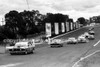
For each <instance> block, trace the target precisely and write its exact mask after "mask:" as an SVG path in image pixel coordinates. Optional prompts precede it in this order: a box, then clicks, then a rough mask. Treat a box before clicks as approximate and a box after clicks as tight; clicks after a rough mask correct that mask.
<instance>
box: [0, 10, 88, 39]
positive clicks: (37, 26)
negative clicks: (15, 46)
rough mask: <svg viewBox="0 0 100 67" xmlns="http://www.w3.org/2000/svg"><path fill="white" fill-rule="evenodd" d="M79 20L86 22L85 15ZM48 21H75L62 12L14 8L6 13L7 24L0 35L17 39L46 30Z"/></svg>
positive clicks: (82, 22)
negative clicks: (54, 12) (41, 11)
mask: <svg viewBox="0 0 100 67" xmlns="http://www.w3.org/2000/svg"><path fill="white" fill-rule="evenodd" d="M77 21H79V22H80V24H86V22H85V18H83V17H80V18H78V20H77ZM47 22H48V23H51V24H52V25H54V22H58V23H61V22H73V19H70V18H69V16H68V15H63V14H61V13H56V14H53V13H47V14H46V15H42V14H40V13H39V11H38V10H32V11H26V10H25V11H23V12H18V11H16V10H12V11H10V12H9V13H6V14H5V25H4V26H2V27H1V28H0V29H1V31H0V34H1V36H0V37H2V38H11V39H16V38H25V37H26V36H27V35H31V34H36V33H41V32H45V23H47ZM52 29H54V26H52Z"/></svg>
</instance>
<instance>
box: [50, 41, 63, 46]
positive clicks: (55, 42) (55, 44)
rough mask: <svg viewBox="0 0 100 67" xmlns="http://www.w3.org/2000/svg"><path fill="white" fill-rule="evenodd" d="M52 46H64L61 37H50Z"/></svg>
mask: <svg viewBox="0 0 100 67" xmlns="http://www.w3.org/2000/svg"><path fill="white" fill-rule="evenodd" d="M48 44H49V45H50V47H63V41H62V40H61V39H52V40H50V39H49V43H48Z"/></svg>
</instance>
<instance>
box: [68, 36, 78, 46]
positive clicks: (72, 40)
mask: <svg viewBox="0 0 100 67" xmlns="http://www.w3.org/2000/svg"><path fill="white" fill-rule="evenodd" d="M76 43H77V39H76V38H75V37H70V38H68V40H67V44H76Z"/></svg>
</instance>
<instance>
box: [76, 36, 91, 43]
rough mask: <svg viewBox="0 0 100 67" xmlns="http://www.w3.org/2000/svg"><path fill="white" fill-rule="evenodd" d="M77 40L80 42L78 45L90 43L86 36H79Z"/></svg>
mask: <svg viewBox="0 0 100 67" xmlns="http://www.w3.org/2000/svg"><path fill="white" fill-rule="evenodd" d="M77 40H78V43H87V42H89V41H88V40H87V39H86V38H85V37H84V36H79V37H78V39H77Z"/></svg>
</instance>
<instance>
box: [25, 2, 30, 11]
mask: <svg viewBox="0 0 100 67" xmlns="http://www.w3.org/2000/svg"><path fill="white" fill-rule="evenodd" d="M26 3H27V7H28V10H30V7H29V3H28V0H26Z"/></svg>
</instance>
